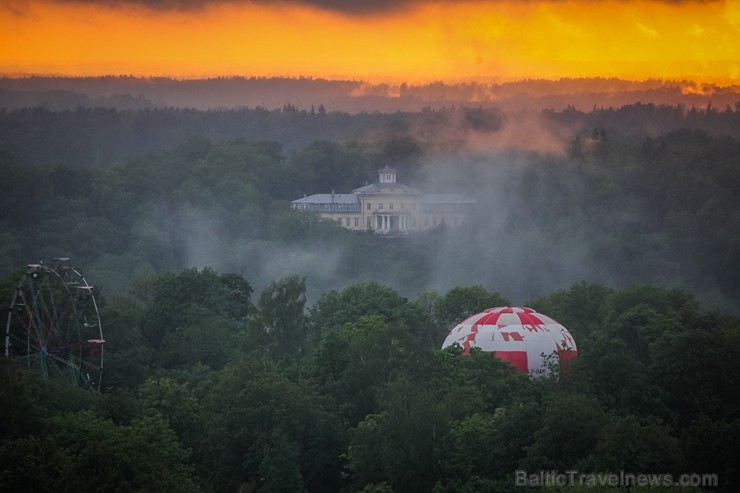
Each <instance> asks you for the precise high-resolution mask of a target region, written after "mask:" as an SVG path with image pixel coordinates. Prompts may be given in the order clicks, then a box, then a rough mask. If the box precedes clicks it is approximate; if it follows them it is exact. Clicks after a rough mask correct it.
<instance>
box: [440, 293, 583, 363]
mask: <svg viewBox="0 0 740 493" xmlns="http://www.w3.org/2000/svg"><path fill="white" fill-rule="evenodd" d="M455 343H457V344H459V345H460V346H462V348H463V354H469V353H470V350H471V349H473V348H476V347H477V348H480V349H481V350H483V351H485V352H491V353H495V355H496V356H497V357H498V358H500V359H502V360H504V361H509V362H510V363H511V364H513V365H514V366H515V367H516V368H517V370H519V371H521V372H523V373H529V374H530V375H534V376H546V375H548V374H549V367H548V360H551V359H554V362H555V363H560V364H561V365H562V364H564V363H567V362H568V361H570V360H571V359H573V358H574V357H575V356H576V355H577V354H578V349H577V348H576V342H575V341H574V340H573V337H572V336H571V335H570V332H568V329H566V328H565V327H563V326H562V325H561V324H560V323H558V322H557V321H555V320H553V319H552V318H550V317H548V316H547V315H543V314H541V313H538V312H536V311H535V310H533V309H531V308H527V307H521V306H515V307H510V306H498V307H494V308H489V309H487V310H484V311H482V312H481V313H477V314H475V315H473V316H471V317H468V318H466V319H465V320H463V321H462V322H460V323H459V324H458V325H457V326H455V328H454V329H452V330H451V331H450V333H449V334H448V335H447V339H445V342H444V344H442V347H443V348H446V347H448V346H451V345H453V344H455Z"/></svg>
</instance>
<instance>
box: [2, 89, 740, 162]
mask: <svg viewBox="0 0 740 493" xmlns="http://www.w3.org/2000/svg"><path fill="white" fill-rule="evenodd" d="M517 115H518V112H504V111H502V110H500V109H497V108H484V107H464V106H463V107H455V106H451V107H447V108H440V109H432V108H431V107H424V108H423V110H422V111H414V112H409V111H406V112H400V111H392V112H383V113H381V112H359V113H357V114H350V113H346V112H340V111H335V110H332V109H331V108H329V110H328V111H327V109H326V108H325V107H324V105H323V104H322V103H317V104H315V105H311V106H310V108H304V109H299V108H297V107H296V106H295V105H293V104H284V105H281V106H278V107H277V108H274V109H267V108H266V107H263V106H258V107H252V108H232V109H219V110H211V111H203V110H195V109H188V108H170V107H166V108H161V107H153V108H143V109H116V108H115V107H88V106H73V107H72V108H71V109H62V110H54V109H51V108H45V107H38V106H37V107H23V108H17V109H12V110H8V109H2V110H0V153H2V154H5V155H8V156H9V157H10V158H12V159H13V160H14V162H15V163H17V164H18V165H22V166H26V165H29V164H33V165H37V166H43V167H46V166H49V165H72V166H83V167H110V166H112V165H114V164H122V163H124V162H125V161H127V160H129V159H132V158H135V157H137V156H139V155H141V154H145V153H149V152H159V151H171V150H172V149H174V148H175V147H177V146H179V145H181V144H182V143H183V142H185V141H186V140H188V139H190V138H194V137H206V138H209V139H211V140H213V141H214V142H223V141H229V140H233V139H245V140H248V141H272V142H277V143H279V144H281V145H282V146H283V148H285V149H287V150H289V151H293V150H298V149H300V148H302V147H304V146H306V145H308V144H310V143H311V142H314V141H317V140H328V141H336V142H368V141H377V140H385V139H388V138H391V137H393V138H398V139H407V138H413V139H416V140H418V141H419V143H420V144H421V145H422V146H423V147H424V148H430V147H436V148H439V149H440V150H448V151H449V150H453V151H454V150H458V148H459V146H460V145H462V144H463V143H464V142H461V140H465V139H466V137H467V136H466V134H467V133H469V132H473V133H478V134H482V135H483V136H485V135H487V134H495V132H497V131H498V130H500V129H501V128H502V127H503V125H504V123H505V122H506V121H510V120H512V119H514V120H515V119H516V118H519V116H517ZM527 118H528V119H532V118H534V119H541V120H542V122H543V124H544V128H545V129H546V128H547V127H548V126H552V125H559V126H563V127H564V128H565V129H567V131H568V132H573V131H575V132H578V131H582V130H585V131H590V129H591V128H594V127H602V128H606V129H608V130H609V131H610V132H612V133H613V132H617V133H620V134H626V135H629V136H631V137H634V138H645V137H647V136H650V137H653V138H654V137H657V136H659V135H661V134H664V133H666V132H669V131H672V130H676V129H681V128H688V129H698V130H704V131H706V132H708V133H709V134H711V135H713V136H721V135H726V136H732V137H734V138H738V137H740V110H738V106H737V105H735V107H732V108H731V107H730V106H727V107H724V108H715V107H713V106H712V105H711V101H710V102H709V104H708V106H706V107H703V108H696V107H693V106H692V107H690V108H687V107H685V106H684V105H680V104H679V105H656V104H641V103H637V104H630V105H625V106H621V107H617V108H612V107H609V108H596V107H594V108H593V109H592V110H591V111H586V112H584V111H582V110H577V109H575V108H574V107H570V106H569V107H568V108H566V109H564V110H562V111H553V110H544V111H541V112H538V111H532V114H531V115H530V116H528V117H527ZM531 127H532V128H531V130H530V132H532V133H533V134H535V133H537V132H541V131H542V130H543V127H537V126H531ZM557 133H562V132H561V131H558V132H557Z"/></svg>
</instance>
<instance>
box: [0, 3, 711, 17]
mask: <svg viewBox="0 0 740 493" xmlns="http://www.w3.org/2000/svg"><path fill="white" fill-rule="evenodd" d="M23 1H32V0H11V2H10V3H11V4H13V3H22V2H23ZM52 1H56V2H58V3H68V4H74V3H77V4H95V5H105V6H110V7H116V6H119V7H125V6H139V7H145V8H148V9H151V10H160V11H166V10H185V11H187V10H192V11H196V10H200V9H203V8H206V7H209V6H212V5H238V4H244V5H246V4H258V5H276V6H277V5H306V6H310V7H316V8H320V9H323V10H328V11H333V12H338V13H342V14H347V15H368V14H379V13H384V12H389V11H398V10H402V9H404V8H407V7H410V6H413V5H419V4H423V3H456V2H463V1H470V0H52ZM473 1H477V2H480V3H491V4H495V3H497V2H498V1H500V0H473ZM523 1H531V2H535V1H543V0H523ZM544 1H545V2H547V1H550V2H553V3H556V2H558V1H564V0H544ZM578 1H581V2H583V3H599V2H602V1H604V0H578ZM623 1H625V2H629V1H630V0H623ZM648 1H650V0H648ZM652 1H656V2H660V3H672V4H681V3H714V2H718V1H722V0H652Z"/></svg>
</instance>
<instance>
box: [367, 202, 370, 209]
mask: <svg viewBox="0 0 740 493" xmlns="http://www.w3.org/2000/svg"><path fill="white" fill-rule="evenodd" d="M370 208H371V206H370V202H368V203H367V210H370Z"/></svg>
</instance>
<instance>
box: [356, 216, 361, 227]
mask: <svg viewBox="0 0 740 493" xmlns="http://www.w3.org/2000/svg"><path fill="white" fill-rule="evenodd" d="M359 225H360V218H359V217H356V218H355V227H357V226H359Z"/></svg>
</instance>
